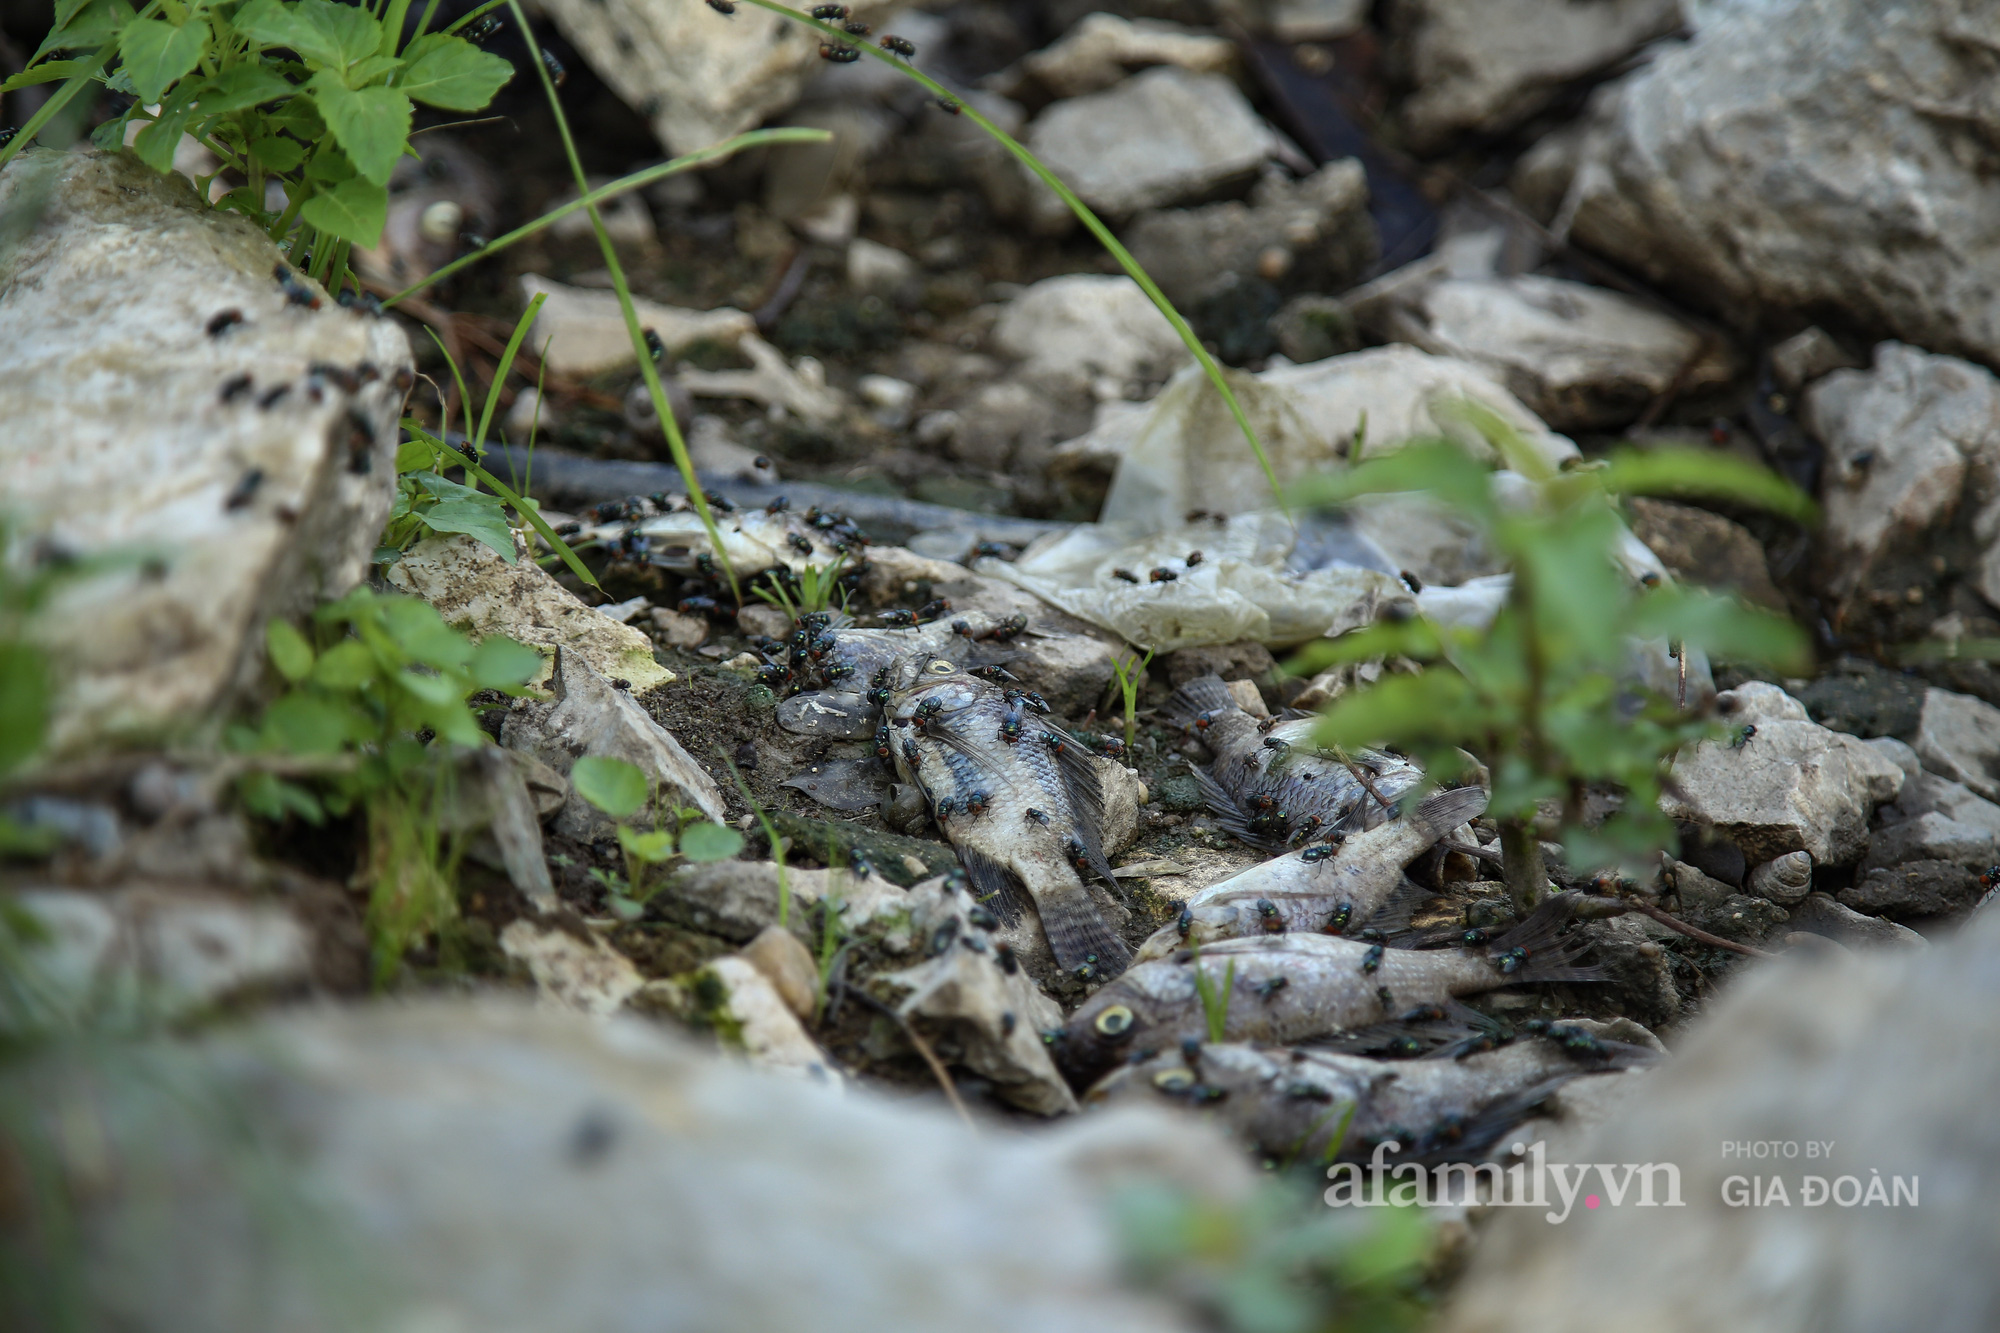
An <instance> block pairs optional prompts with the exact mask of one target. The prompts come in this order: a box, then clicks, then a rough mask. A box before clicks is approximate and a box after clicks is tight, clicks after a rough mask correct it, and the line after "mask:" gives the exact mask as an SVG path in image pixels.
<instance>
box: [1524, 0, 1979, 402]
mask: <svg viewBox="0 0 2000 1333" xmlns="http://www.w3.org/2000/svg"><path fill="white" fill-rule="evenodd" d="M1572 8H1573V9H1581V8H1583V7H1581V6H1577V7H1572ZM1710 8H1711V10H1712V17H1706V18H1705V19H1704V21H1703V22H1702V23H1701V24H1700V25H1699V30H1698V31H1697V33H1696V34H1695V37H1694V40H1693V41H1691V42H1689V43H1688V44H1687V45H1685V46H1683V47H1680V48H1678V49H1673V50H1669V51H1667V52H1666V53H1665V54H1662V55H1661V56H1659V58H1657V59H1656V60H1654V61H1653V62H1652V63H1651V64H1650V65H1648V66H1647V67H1646V68H1645V69H1644V70H1642V71H1640V72H1639V73H1637V74H1636V75H1634V76H1632V78H1631V79H1629V80H1628V81H1627V82H1626V83H1625V84H1624V86H1623V88H1622V90H1621V91H1620V92H1619V93H1618V95H1617V96H1615V97H1614V98H1612V99H1610V100H1609V102H1608V105H1607V107H1606V114H1605V117H1604V121H1603V123H1602V124H1601V125H1598V126H1597V127H1595V128H1594V129H1593V130H1592V132H1591V133H1590V135H1589V136H1588V140H1589V141H1588V143H1587V145H1586V147H1585V149H1584V152H1583V153H1582V160H1581V163H1580V165H1579V168H1578V170H1577V172H1576V175H1575V179H1574V181H1573V182H1572V184H1571V187H1570V196H1569V198H1568V200H1567V201H1566V202H1565V204H1564V210H1563V211H1564V212H1565V213H1567V214H1570V215H1572V216H1573V217H1574V223H1573V225H1572V227H1571V231H1572V234H1573V235H1574V237H1575V238H1576V239H1577V240H1578V241H1580V242H1582V243H1583V244H1584V245H1586V246H1587V247H1588V248H1590V249H1591V250H1593V251H1596V252H1598V253H1600V254H1604V255H1607V256H1610V257H1612V258H1615V259H1617V260H1619V261H1620V262H1622V263H1624V264H1626V265H1629V266H1631V267H1632V268H1634V269H1636V270H1638V271H1639V272H1641V273H1643V274H1645V275H1646V276H1648V277H1649V278H1651V279H1652V280H1653V281H1655V282H1662V283H1667V284H1670V285H1672V286H1673V287H1674V288H1675V289H1677V290H1679V291H1681V292H1684V293H1686V294H1687V295H1688V296H1689V297H1690V298H1692V299H1694V300H1697V301H1699V302H1700V303H1701V304H1703V305H1704V306H1706V307H1707V308H1709V309H1712V310H1715V311H1717V312H1719V313H1722V314H1724V315H1726V316H1728V317H1730V318H1732V319H1735V320H1739V321H1743V322H1748V321H1749V320H1751V319H1752V318H1753V317H1754V316H1756V315H1757V314H1758V313H1759V312H1764V311H1770V310H1777V309H1783V310H1796V311H1812V310H1816V309H1817V310H1834V311H1838V312H1840V313H1841V314H1842V315H1843V316H1845V318H1846V321H1847V322H1849V323H1851V324H1853V325H1856V326H1859V327H1865V328H1880V329H1884V330H1887V331H1889V332H1891V333H1893V334H1894V336H1896V337H1899V338H1902V339H1904V340H1905V341H1907V342H1911V343H1914V344H1917V345H1919V346H1923V347H1928V348H1933V349H1935V350H1937V351H1940V352H1951V353H1957V354H1961V355H1966V356H1970V357H1974V358H1976V359H1978V360H1981V361H1987V362H1992V361H1995V360H1996V359H2000V305H1996V303H1995V302H1994V301H1993V298H1992V293H1993V288H1994V284H1995V280H1996V274H2000V235H1996V233H1995V232H1994V230H1993V228H1992V227H1991V226H1989V225H1988V224H1987V221H1986V220H1987V219H1989V218H1991V217H1993V216H1994V215H1995V213H1996V212H2000V178H1996V177H1994V176H1993V175H1992V174H1991V173H1990V172H1988V171H1987V170H1986V169H1985V166H1984V159H1985V155H1986V152H1987V148H1986V147H1985V142H1986V139H1987V137H1988V136H1991V135H1992V134H1993V132H1994V130H1995V128H1996V126H2000V111H1997V110H1996V108H1995V105H1994V104H1993V103H1992V102H1991V101H1990V100H1988V99H1987V98H1986V96H1985V93H1986V90H1987V89H1988V88H1989V86H1990V82H1991V79H1992V66H1991V60H1992V48H1991V44H1990V42H1988V41H1986V40H1985V38H1984V37H1983V36H1981V35H1979V34H1980V33H1981V32H1982V29H1981V27H1980V21H1979V19H1978V18H1977V17H1975V15H1976V14H1977V13H1978V11H1977V10H1976V9H1968V8H1967V7H1966V6H1965V5H1963V4H1961V3H1957V2H1956V0H1925V2H1924V3H1917V4H1903V5H1889V6H1884V5H1880V4H1875V3H1872V0H1797V2H1796V3H1778V4H1771V3H1745V4H1734V5H1727V6H1721V5H1718V6H1712V7H1710ZM1774 127H1782V128H1781V129H1780V130H1778V131H1777V132H1774Z"/></svg>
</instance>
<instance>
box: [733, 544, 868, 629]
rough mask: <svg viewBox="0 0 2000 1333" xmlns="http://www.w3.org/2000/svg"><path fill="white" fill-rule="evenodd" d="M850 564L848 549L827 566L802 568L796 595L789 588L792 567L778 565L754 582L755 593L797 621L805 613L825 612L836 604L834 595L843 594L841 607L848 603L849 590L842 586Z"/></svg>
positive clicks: (799, 572)
mask: <svg viewBox="0 0 2000 1333" xmlns="http://www.w3.org/2000/svg"><path fill="white" fill-rule="evenodd" d="M846 566H847V553H846V552H845V551H843V552H841V553H840V554H839V555H836V556H835V557H834V558H833V559H832V560H831V561H830V562H829V563H827V564H826V565H825V566H820V565H807V566H805V567H804V568H803V569H801V570H799V571H798V573H797V575H796V576H795V577H796V582H795V583H793V585H792V586H793V587H795V588H796V589H797V590H798V595H797V596H796V597H795V596H793V595H792V593H791V592H790V591H789V590H788V589H787V588H786V586H785V585H786V583H787V582H788V580H787V578H786V575H788V574H790V573H791V570H790V569H788V568H787V567H786V566H784V565H778V566H775V567H773V568H771V569H768V570H765V571H764V574H763V576H762V577H761V578H759V579H758V580H757V581H756V582H754V583H752V584H751V585H750V591H751V593H752V594H753V595H754V596H756V597H757V598H758V599H760V600H762V601H765V602H768V603H770V604H771V605H772V606H775V607H777V608H778V609H779V610H780V611H783V612H784V613H785V614H786V615H788V616H790V617H791V618H792V619H793V620H794V621H797V620H798V618H799V617H800V616H802V615H809V614H811V613H812V612H814V611H824V610H826V609H827V608H828V607H830V606H832V605H833V595H834V593H836V592H840V593H841V606H842V607H845V606H846V605H847V596H846V593H845V592H844V591H843V590H842V589H841V588H840V576H841V573H842V571H843V570H844V569H845V568H846Z"/></svg>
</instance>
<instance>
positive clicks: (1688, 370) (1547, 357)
mask: <svg viewBox="0 0 2000 1333" xmlns="http://www.w3.org/2000/svg"><path fill="white" fill-rule="evenodd" d="M1599 7H1601V6H1593V8H1599ZM1422 263H1423V261H1419V264H1420V265H1421V264H1422ZM1349 303H1350V305H1351V306H1352V308H1353V310H1354V313H1355V318H1356V319H1357V320H1359V321H1360V323H1361V325H1362V327H1363V328H1364V329H1365V330H1367V331H1368V332H1370V333H1371V334H1372V335H1373V337H1374V339H1375V340H1376V341H1378V342H1402V343H1409V344H1410V345H1412V346H1414V347H1420V348H1422V349H1423V350H1424V351H1426V352H1431V353H1434V354H1436V355H1439V356H1453V357H1458V358H1460V359H1462V360H1466V361H1470V362H1472V363H1474V364H1475V365H1479V366H1483V367H1485V368H1486V369H1488V370H1489V371H1490V372H1491V373H1492V374H1493V376H1494V378H1495V379H1497V380H1499V381H1500V383H1502V384H1504V385H1506V386H1507V388H1508V389H1509V390H1510V391H1512V392H1513V394H1514V395H1515V396H1516V397H1518V398H1519V399H1520V400H1521V401H1522V402H1523V403H1526V404H1527V405H1528V407H1529V408H1531V409H1532V410H1533V411H1534V412H1535V413H1536V415H1538V416H1540V417H1541V418H1542V419H1543V420H1544V421H1547V422H1548V423H1549V424H1550V425H1551V426H1553V427H1555V428H1556V429H1558V430H1575V429H1606V428H1610V427H1614V426H1622V425H1626V424H1628V423H1630V422H1631V421H1632V420H1633V419H1635V418H1636V417H1637V416H1638V415H1639V414H1640V413H1641V412H1643V411H1644V410H1645V409H1646V407H1647V405H1648V404H1650V403H1651V402H1652V401H1653V400H1654V399H1655V398H1657V397H1659V396H1660V395H1661V394H1663V393H1665V392H1666V391H1667V390H1668V389H1670V388H1672V387H1674V386H1675V385H1680V386H1681V387H1683V388H1693V387H1697V386H1701V385H1709V384H1716V383H1720V382H1722V381H1725V380H1727V379H1728V378H1729V376H1730V375H1731V373H1732V372H1733V370H1734V367H1733V365H1732V363H1731V359H1730V357H1729V356H1728V355H1727V354H1726V353H1725V352H1724V351H1723V349H1721V348H1719V347H1717V346H1714V345H1712V344H1710V343H1709V342H1707V341H1706V340H1705V339H1704V338H1703V336H1702V335H1701V334H1700V333H1698V332H1696V331H1695V330H1694V329H1692V328H1689V327H1688V326H1687V325H1685V324H1683V323H1681V322H1680V321H1679V320H1677V319H1674V318H1672V317H1671V316H1668V315H1665V314H1662V313H1661V312H1660V311H1659V310H1657V309H1655V308H1653V307H1651V306H1647V305H1643V304H1641V303H1640V302H1638V301H1637V300H1634V299H1633V298H1632V297H1629V296H1625V295H1622V294H1620V293H1618V292H1613V291H1607V290H1605V289H1604V288H1601V287H1590V286H1586V285H1584V284H1583V283H1580V282H1568V281H1565V280H1563V279H1561V278H1548V277H1541V276H1538V275H1535V274H1521V275H1518V276H1515V277H1497V276H1493V277H1445V276H1440V277H1438V278H1436V279H1435V280H1432V281H1424V282H1408V281H1402V282H1399V281H1397V276H1396V275H1394V274H1391V275H1389V277H1387V278H1385V279H1383V280H1381V282H1379V283H1376V284H1371V285H1370V287H1369V288H1368V289H1366V290H1364V291H1363V292H1358V293H1356V294H1355V295H1354V296H1353V297H1352V298H1350V302H1349Z"/></svg>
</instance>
